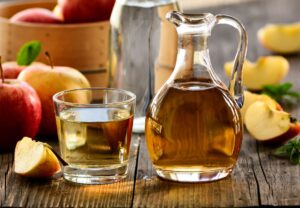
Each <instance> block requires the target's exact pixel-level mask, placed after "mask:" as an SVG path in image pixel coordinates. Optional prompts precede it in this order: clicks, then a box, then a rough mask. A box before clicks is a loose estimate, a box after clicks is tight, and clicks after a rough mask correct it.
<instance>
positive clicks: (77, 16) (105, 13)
mask: <svg viewBox="0 0 300 208" xmlns="http://www.w3.org/2000/svg"><path fill="white" fill-rule="evenodd" d="M114 3H115V0H58V6H59V7H60V8H56V9H55V10H56V11H55V13H56V14H57V13H59V12H58V11H60V12H61V13H62V14H61V16H62V17H63V19H64V22H66V23H81V22H96V21H104V20H109V18H110V15H111V12H112V9H113V6H114Z"/></svg>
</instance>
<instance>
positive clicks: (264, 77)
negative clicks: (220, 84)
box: [224, 56, 289, 90]
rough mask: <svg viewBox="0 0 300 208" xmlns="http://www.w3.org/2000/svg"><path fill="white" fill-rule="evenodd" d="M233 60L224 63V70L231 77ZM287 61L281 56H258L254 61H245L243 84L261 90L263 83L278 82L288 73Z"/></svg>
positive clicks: (250, 88) (248, 87) (251, 88)
mask: <svg viewBox="0 0 300 208" xmlns="http://www.w3.org/2000/svg"><path fill="white" fill-rule="evenodd" d="M232 69H233V62H228V63H225V65H224V70H225V73H226V75H227V76H228V77H231V73H232ZM288 71H289V63H288V61H287V60H286V59H285V58H284V57H282V56H265V57H260V58H259V59H258V60H257V62H256V63H251V62H249V61H248V60H246V61H245V63H244V66H243V74H242V75H243V84H244V85H245V86H246V87H247V89H249V90H262V88H263V86H265V85H272V84H278V83H279V82H280V81H281V80H282V79H283V78H284V77H285V76H286V75H287V73H288Z"/></svg>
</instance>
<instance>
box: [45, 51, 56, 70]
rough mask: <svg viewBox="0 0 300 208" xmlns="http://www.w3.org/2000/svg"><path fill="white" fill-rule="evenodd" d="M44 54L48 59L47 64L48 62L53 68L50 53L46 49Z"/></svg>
mask: <svg viewBox="0 0 300 208" xmlns="http://www.w3.org/2000/svg"><path fill="white" fill-rule="evenodd" d="M45 55H46V57H47V59H48V61H49V64H50V66H51V69H54V64H53V61H52V58H51V56H50V53H49V52H48V51H46V52H45Z"/></svg>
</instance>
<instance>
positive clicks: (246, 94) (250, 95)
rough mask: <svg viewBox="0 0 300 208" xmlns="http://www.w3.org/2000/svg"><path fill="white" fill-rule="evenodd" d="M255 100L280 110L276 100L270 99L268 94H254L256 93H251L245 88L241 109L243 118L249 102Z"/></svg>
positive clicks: (249, 104)
mask: <svg viewBox="0 0 300 208" xmlns="http://www.w3.org/2000/svg"><path fill="white" fill-rule="evenodd" d="M256 101H262V102H265V103H266V104H267V105H269V107H270V108H272V109H276V110H282V108H281V106H280V104H279V103H277V102H276V100H274V99H272V98H271V97H270V96H268V95H264V94H256V93H252V92H249V91H247V90H245V91H244V104H243V107H242V109H241V113H242V117H243V118H245V114H246V112H247V110H248V108H249V106H251V104H253V103H254V102H256Z"/></svg>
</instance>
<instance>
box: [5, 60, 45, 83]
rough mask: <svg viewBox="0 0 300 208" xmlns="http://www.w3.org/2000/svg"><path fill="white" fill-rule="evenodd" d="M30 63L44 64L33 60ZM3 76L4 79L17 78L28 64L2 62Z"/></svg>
mask: <svg viewBox="0 0 300 208" xmlns="http://www.w3.org/2000/svg"><path fill="white" fill-rule="evenodd" d="M31 65H45V64H43V63H40V62H33V63H32V64H31ZM2 67H3V73H4V78H6V79H17V78H18V76H19V74H20V73H21V71H23V70H24V69H25V68H26V67H28V66H20V65H18V63H17V62H15V61H9V62H5V63H3V64H2Z"/></svg>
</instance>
